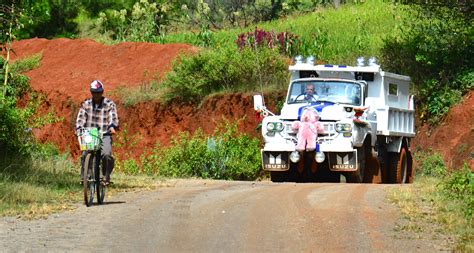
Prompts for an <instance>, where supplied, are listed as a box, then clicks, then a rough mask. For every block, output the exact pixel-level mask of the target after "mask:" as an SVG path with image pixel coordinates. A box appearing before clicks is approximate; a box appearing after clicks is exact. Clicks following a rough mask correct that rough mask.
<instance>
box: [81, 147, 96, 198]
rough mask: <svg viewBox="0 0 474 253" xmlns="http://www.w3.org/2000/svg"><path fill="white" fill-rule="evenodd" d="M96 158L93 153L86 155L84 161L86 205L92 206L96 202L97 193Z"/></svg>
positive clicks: (83, 180) (83, 183) (83, 182)
mask: <svg viewBox="0 0 474 253" xmlns="http://www.w3.org/2000/svg"><path fill="white" fill-rule="evenodd" d="M94 164H95V156H94V155H93V154H91V153H87V154H86V158H85V159H84V167H83V168H82V169H83V172H84V173H83V179H82V185H83V186H84V204H86V206H91V205H92V202H93V201H94V193H95V183H94V181H95V169H94V167H95V166H94Z"/></svg>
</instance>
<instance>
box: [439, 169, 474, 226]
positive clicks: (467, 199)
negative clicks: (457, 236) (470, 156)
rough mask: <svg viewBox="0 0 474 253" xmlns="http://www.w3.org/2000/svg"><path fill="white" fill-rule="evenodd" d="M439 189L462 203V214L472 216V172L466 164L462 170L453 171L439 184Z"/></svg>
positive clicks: (473, 190) (473, 207)
mask: <svg viewBox="0 0 474 253" xmlns="http://www.w3.org/2000/svg"><path fill="white" fill-rule="evenodd" d="M441 189H442V190H443V191H444V193H445V194H446V196H447V197H448V198H455V199H458V200H460V203H462V205H463V206H464V207H463V210H464V214H465V216H466V217H467V218H470V217H472V212H473V210H474V173H472V172H471V170H470V169H469V167H468V166H467V164H464V167H463V169H462V170H457V171H453V172H452V173H451V174H449V177H448V178H447V179H446V180H444V181H443V182H442V184H441Z"/></svg>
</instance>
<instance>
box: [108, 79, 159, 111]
mask: <svg viewBox="0 0 474 253" xmlns="http://www.w3.org/2000/svg"><path fill="white" fill-rule="evenodd" d="M164 92H165V91H164V89H162V88H160V86H159V85H158V81H156V80H152V81H151V82H149V83H142V84H141V85H140V87H132V88H129V87H125V86H119V87H117V88H116V89H114V90H113V91H111V95H112V96H114V97H118V98H119V100H120V101H122V103H123V104H124V105H125V106H126V107H130V106H133V105H136V104H138V103H141V102H147V101H161V100H162V99H163V94H164Z"/></svg>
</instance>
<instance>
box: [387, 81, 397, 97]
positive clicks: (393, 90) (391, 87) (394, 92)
mask: <svg viewBox="0 0 474 253" xmlns="http://www.w3.org/2000/svg"><path fill="white" fill-rule="evenodd" d="M388 94H389V95H394V96H398V85H397V84H395V83H389V84H388Z"/></svg>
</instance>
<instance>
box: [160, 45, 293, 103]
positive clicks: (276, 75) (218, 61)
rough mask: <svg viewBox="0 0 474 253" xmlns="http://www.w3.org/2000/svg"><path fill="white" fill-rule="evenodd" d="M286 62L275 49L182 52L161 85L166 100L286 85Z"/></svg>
mask: <svg viewBox="0 0 474 253" xmlns="http://www.w3.org/2000/svg"><path fill="white" fill-rule="evenodd" d="M286 67H287V66H286V63H285V62H284V61H283V59H282V58H281V56H280V55H279V53H278V52H277V51H274V50H271V49H261V50H256V51H254V50H250V49H244V50H242V51H238V50H236V49H234V48H223V49H216V50H213V51H201V52H200V53H199V54H197V55H195V56H191V57H189V56H181V57H180V58H179V59H178V60H177V61H175V62H174V64H173V70H172V71H171V72H169V73H168V74H167V75H166V78H165V80H164V81H163V82H162V83H161V87H163V88H164V89H166V90H167V92H166V95H165V97H164V98H165V101H170V100H172V99H175V98H177V99H180V100H183V101H194V102H196V101H200V100H201V99H203V98H204V97H205V96H207V95H209V94H211V93H215V92H221V91H225V92H238V91H254V90H256V89H260V88H261V87H262V86H263V87H283V86H284V85H286V75H287V71H286Z"/></svg>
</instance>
